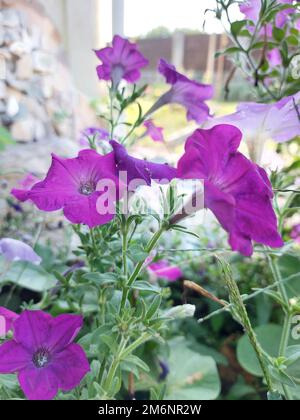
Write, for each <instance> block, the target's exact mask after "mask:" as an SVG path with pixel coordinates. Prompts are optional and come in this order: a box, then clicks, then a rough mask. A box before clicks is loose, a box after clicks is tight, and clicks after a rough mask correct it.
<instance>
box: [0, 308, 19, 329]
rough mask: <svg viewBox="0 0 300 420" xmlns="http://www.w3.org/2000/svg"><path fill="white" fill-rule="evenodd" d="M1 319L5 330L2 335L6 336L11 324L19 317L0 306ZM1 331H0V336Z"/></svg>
mask: <svg viewBox="0 0 300 420" xmlns="http://www.w3.org/2000/svg"><path fill="white" fill-rule="evenodd" d="M1 317H3V318H4V321H5V325H4V327H5V330H4V333H5V334H7V333H8V331H11V330H12V328H13V323H14V321H15V320H16V319H18V317H19V315H18V314H16V313H15V312H12V311H10V310H9V309H6V308H3V307H2V306H0V318H1ZM1 333H2V331H1V329H0V336H1Z"/></svg>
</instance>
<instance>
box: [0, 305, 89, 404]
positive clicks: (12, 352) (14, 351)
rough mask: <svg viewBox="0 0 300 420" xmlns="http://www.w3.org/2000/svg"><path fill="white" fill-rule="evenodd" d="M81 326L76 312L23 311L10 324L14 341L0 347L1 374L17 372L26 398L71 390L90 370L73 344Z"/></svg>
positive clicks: (38, 398)
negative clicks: (54, 315) (52, 314)
mask: <svg viewBox="0 0 300 420" xmlns="http://www.w3.org/2000/svg"><path fill="white" fill-rule="evenodd" d="M81 326H82V317H81V316H78V315H67V314H64V315H60V316H58V317H56V318H53V317H52V316H51V315H49V314H47V313H45V312H42V311H28V310H26V311H24V312H23V313H22V314H21V315H20V316H19V317H18V318H17V319H16V320H15V321H14V323H13V330H14V338H13V340H9V341H6V342H5V343H4V344H2V345H1V346H0V373H4V374H5V373H17V374H18V380H19V383H20V386H21V388H22V390H23V392H24V394H25V396H26V397H27V398H28V399H29V400H50V399H53V398H54V397H55V396H56V394H57V392H58V390H59V389H61V390H62V391H70V390H71V389H73V388H75V387H76V386H77V385H79V384H80V382H81V380H82V379H83V377H84V376H85V375H86V373H87V372H88V371H89V370H90V368H89V363H88V360H87V358H86V355H85V353H84V351H83V350H82V348H81V347H80V346H79V345H78V344H74V343H73V340H74V338H75V337H76V335H77V334H78V332H79V330H80V328H81Z"/></svg>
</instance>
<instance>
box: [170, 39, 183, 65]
mask: <svg viewBox="0 0 300 420" xmlns="http://www.w3.org/2000/svg"><path fill="white" fill-rule="evenodd" d="M184 44H185V36H184V33H183V32H180V31H176V32H174V35H173V37H172V64H174V66H175V67H176V69H177V70H179V71H183V70H184Z"/></svg>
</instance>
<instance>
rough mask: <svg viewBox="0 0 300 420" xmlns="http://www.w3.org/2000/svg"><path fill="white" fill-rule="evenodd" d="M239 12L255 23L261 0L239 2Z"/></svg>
mask: <svg viewBox="0 0 300 420" xmlns="http://www.w3.org/2000/svg"><path fill="white" fill-rule="evenodd" d="M239 8H240V12H241V13H243V14H244V15H245V16H246V17H247V18H248V19H250V20H252V22H254V23H256V22H257V21H258V19H259V13H260V9H261V0H246V1H244V2H243V3H240V4H239Z"/></svg>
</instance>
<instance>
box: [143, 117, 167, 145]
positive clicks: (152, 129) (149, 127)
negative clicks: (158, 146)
mask: <svg viewBox="0 0 300 420" xmlns="http://www.w3.org/2000/svg"><path fill="white" fill-rule="evenodd" d="M144 126H145V127H146V132H145V134H144V136H149V137H151V138H152V140H154V141H164V136H163V128H162V127H157V125H155V124H154V122H153V121H152V120H147V121H145V122H144ZM144 136H143V137H144Z"/></svg>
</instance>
